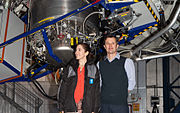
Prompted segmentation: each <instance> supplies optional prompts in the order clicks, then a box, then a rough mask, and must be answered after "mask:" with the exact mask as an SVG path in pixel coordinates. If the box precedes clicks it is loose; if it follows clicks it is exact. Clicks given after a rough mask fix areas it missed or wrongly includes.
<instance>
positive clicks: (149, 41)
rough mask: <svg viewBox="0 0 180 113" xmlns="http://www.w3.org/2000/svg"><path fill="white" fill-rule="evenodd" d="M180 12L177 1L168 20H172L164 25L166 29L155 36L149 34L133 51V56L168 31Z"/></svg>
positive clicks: (179, 5) (179, 4)
mask: <svg viewBox="0 0 180 113" xmlns="http://www.w3.org/2000/svg"><path fill="white" fill-rule="evenodd" d="M179 14H180V1H177V2H176V5H175V7H174V9H173V11H172V13H171V16H170V18H169V19H168V22H170V24H168V25H167V26H166V27H164V29H161V30H160V31H159V32H157V33H156V34H154V35H153V36H149V38H147V40H144V41H143V42H142V43H140V44H139V45H138V47H137V48H135V49H134V50H133V51H132V56H133V55H135V54H136V53H137V52H138V51H140V50H141V49H143V48H144V47H145V46H147V45H149V44H150V43H151V42H152V41H154V40H155V39H157V38H159V37H160V36H161V35H162V34H164V33H165V32H166V31H168V30H169V29H170V28H171V27H172V26H173V25H174V24H175V22H176V21H177V18H178V16H179Z"/></svg>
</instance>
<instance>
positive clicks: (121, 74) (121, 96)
mask: <svg viewBox="0 0 180 113" xmlns="http://www.w3.org/2000/svg"><path fill="white" fill-rule="evenodd" d="M118 46H119V45H118V44H117V41H116V37H114V36H110V35H109V36H107V37H105V41H104V48H105V50H106V52H107V56H106V57H105V59H103V60H102V61H100V62H98V64H97V65H98V67H99V71H100V74H101V80H102V84H101V113H128V111H129V108H128V102H127V97H128V92H129V91H130V90H133V88H134V86H135V83H136V82H135V67H134V63H133V61H132V60H131V59H129V58H124V57H122V56H120V55H119V54H118V53H117V48H118Z"/></svg>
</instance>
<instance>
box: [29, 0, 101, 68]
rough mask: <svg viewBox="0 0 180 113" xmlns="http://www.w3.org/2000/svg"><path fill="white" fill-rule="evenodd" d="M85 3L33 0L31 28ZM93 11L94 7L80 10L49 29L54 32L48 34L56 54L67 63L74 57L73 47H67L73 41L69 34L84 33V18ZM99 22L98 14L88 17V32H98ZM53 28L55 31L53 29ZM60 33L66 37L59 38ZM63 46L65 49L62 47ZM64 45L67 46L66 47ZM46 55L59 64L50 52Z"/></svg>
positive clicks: (79, 1) (48, 59) (74, 35)
mask: <svg viewBox="0 0 180 113" xmlns="http://www.w3.org/2000/svg"><path fill="white" fill-rule="evenodd" d="M85 5H86V3H85V2H83V0H32V1H31V5H30V14H31V20H30V27H31V29H32V28H35V27H37V26H40V25H41V24H43V23H44V22H47V21H50V20H52V19H54V18H57V17H60V16H62V15H64V14H67V13H69V12H71V11H73V10H75V9H78V8H80V7H82V6H85ZM91 12H93V9H92V8H89V9H87V10H85V11H83V12H80V13H79V14H76V15H74V16H73V17H70V18H67V19H65V20H63V21H61V22H59V23H56V24H55V27H54V28H51V30H47V31H50V32H52V33H48V34H52V35H51V36H49V35H48V38H49V41H50V43H51V47H52V50H53V52H54V54H55V55H56V56H58V57H59V58H60V59H61V60H62V61H63V63H64V64H65V65H66V64H67V63H68V62H69V61H70V59H72V58H73V49H71V48H70V49H67V48H68V47H70V43H71V42H70V37H69V36H71V37H78V35H79V34H78V33H82V23H83V21H84V18H85V17H86V16H87V15H88V14H90V13H91ZM97 22H98V21H97V15H93V16H92V17H91V18H88V20H87V21H86V23H87V24H86V25H87V28H88V30H86V33H87V32H89V34H90V33H91V32H92V31H93V32H97V31H98V30H97V26H96V25H97ZM72 28H73V29H72ZM52 29H53V30H54V31H52ZM74 29H75V30H74ZM67 32H68V33H67ZM59 34H63V36H64V38H63V39H59V38H58V36H59ZM52 37H53V38H52ZM79 37H80V36H79ZM51 39H53V40H51ZM35 43H36V42H35ZM44 45H45V44H44ZM61 47H62V48H63V49H61ZM64 47H67V48H66V49H64ZM46 51H47V50H46ZM45 56H46V60H47V61H48V62H50V63H52V64H57V62H56V61H55V60H54V59H53V58H52V57H51V56H50V55H49V54H48V52H46V54H45Z"/></svg>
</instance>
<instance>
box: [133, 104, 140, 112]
mask: <svg viewBox="0 0 180 113" xmlns="http://www.w3.org/2000/svg"><path fill="white" fill-rule="evenodd" d="M139 107H140V104H139V103H133V111H139Z"/></svg>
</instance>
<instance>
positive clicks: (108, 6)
mask: <svg viewBox="0 0 180 113" xmlns="http://www.w3.org/2000/svg"><path fill="white" fill-rule="evenodd" d="M133 3H136V2H126V3H113V4H112V3H111V4H108V3H107V4H106V0H96V1H94V2H92V3H90V4H87V5H85V6H83V7H81V8H79V9H76V10H73V11H71V12H69V13H67V14H65V15H63V16H61V17H59V18H56V19H54V20H52V21H50V22H47V23H45V24H43V25H41V26H39V27H36V28H34V29H32V30H30V31H28V32H25V33H22V34H20V35H18V36H16V37H14V38H12V39H10V40H8V41H6V42H4V43H1V44H0V49H1V48H3V47H5V46H7V45H9V44H11V43H13V42H15V41H18V40H21V39H23V38H26V37H27V36H28V35H31V34H34V33H36V32H38V31H41V32H42V34H43V38H44V41H45V43H46V46H47V49H48V52H49V54H50V56H51V57H52V58H54V59H55V60H56V61H57V62H59V63H60V62H62V61H61V59H59V58H58V57H57V56H56V55H55V54H53V52H52V48H51V45H50V43H49V41H48V37H47V34H46V30H45V28H46V27H48V26H50V25H52V24H55V23H56V22H59V21H62V20H64V19H66V18H68V17H71V16H73V15H76V14H78V13H80V12H82V11H84V10H86V9H88V8H90V7H93V6H95V5H98V4H101V5H102V6H104V7H105V8H106V9H109V10H110V11H113V10H115V9H117V8H120V7H124V6H127V5H130V4H133ZM155 24H157V22H156V21H155V22H152V23H149V24H146V25H143V26H139V27H136V28H133V29H131V30H130V31H128V35H129V37H128V39H127V40H126V41H130V40H132V39H134V38H135V37H134V36H135V35H138V33H139V32H142V31H143V30H144V29H146V28H148V27H149V26H153V25H155ZM122 43H125V40H121V41H120V42H119V44H122ZM4 64H5V65H6V66H7V67H8V68H10V69H11V70H13V71H14V72H15V73H17V74H18V75H19V73H20V72H19V71H18V70H16V69H15V68H14V67H13V66H11V65H10V64H9V65H8V63H7V62H4ZM47 66H48V64H45V65H44V66H42V67H41V68H38V69H36V70H35V71H34V72H33V73H34V74H36V73H38V72H40V71H41V70H42V69H44V68H46V67H47ZM49 73H52V71H46V72H44V73H41V74H39V75H36V76H34V77H33V79H37V78H40V77H42V76H45V75H47V74H49ZM29 75H30V76H31V75H32V74H29ZM17 81H31V80H30V79H28V78H27V76H25V75H24V74H23V76H22V77H20V78H16V79H13V80H10V82H17ZM1 84H2V83H1Z"/></svg>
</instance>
